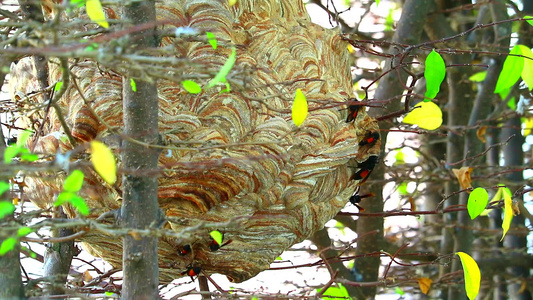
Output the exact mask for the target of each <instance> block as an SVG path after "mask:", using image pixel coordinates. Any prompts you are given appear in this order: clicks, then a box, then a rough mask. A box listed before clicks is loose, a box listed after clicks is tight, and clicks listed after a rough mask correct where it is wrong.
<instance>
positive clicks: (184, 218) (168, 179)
mask: <svg viewBox="0 0 533 300" xmlns="http://www.w3.org/2000/svg"><path fill="white" fill-rule="evenodd" d="M156 6H157V19H158V20H159V21H161V22H162V23H163V24H164V25H162V26H159V27H158V29H161V30H162V31H164V30H167V31H168V30H171V31H173V30H175V29H176V28H178V27H187V26H188V27H190V28H193V29H194V30H196V31H197V32H200V33H203V32H206V31H209V32H212V33H214V34H215V36H216V37H217V39H218V41H219V45H218V47H217V49H213V47H212V46H211V45H209V43H207V42H206V39H205V38H204V36H205V35H200V34H199V35H197V36H178V37H176V36H168V35H167V36H165V37H163V38H162V40H161V45H160V48H158V49H156V50H161V52H157V53H158V55H161V57H162V58H161V61H162V63H161V64H158V62H157V61H153V60H152V61H151V62H140V61H138V62H134V63H130V62H128V61H125V60H113V59H111V60H109V61H106V60H105V59H104V60H99V61H98V63H97V62H95V61H94V60H92V59H89V58H81V59H78V60H70V61H69V63H70V64H71V67H70V69H71V75H72V78H75V80H77V85H78V86H79V89H80V90H81V91H82V93H83V95H84V97H85V98H86V101H87V102H85V101H84V100H83V98H82V97H81V95H80V93H79V91H78V89H77V88H75V87H74V85H73V84H70V85H69V87H68V89H67V91H66V92H65V94H64V95H63V96H62V98H61V99H60V101H59V105H60V107H61V109H62V114H63V116H64V117H65V119H66V122H67V124H68V125H69V128H70V129H71V131H72V132H71V134H72V136H73V137H74V138H75V139H76V140H77V141H78V142H79V143H84V142H87V141H90V140H92V139H99V140H102V141H104V142H105V143H106V144H108V145H110V147H112V148H113V149H115V150H118V148H119V146H118V143H115V144H113V142H112V140H113V139H112V137H113V134H112V133H111V132H110V130H109V128H107V127H106V125H104V124H103V123H101V122H100V121H99V118H101V119H103V120H104V121H105V122H106V123H107V124H109V125H110V126H112V127H115V128H118V129H120V127H121V126H122V80H123V77H122V75H120V74H127V67H132V66H133V67H138V66H139V65H141V66H142V69H143V71H144V75H146V76H148V77H151V78H154V79H156V80H157V87H158V95H159V107H160V108H159V132H160V135H161V138H162V141H163V142H165V143H166V144H167V145H174V146H176V148H175V149H173V150H169V151H163V152H162V153H161V156H160V160H159V162H160V172H159V174H158V176H159V204H160V207H161V210H162V211H163V212H164V214H165V216H166V220H167V221H168V222H166V223H165V224H164V225H163V228H166V229H171V230H173V231H174V232H176V233H180V232H182V233H183V238H175V237H168V236H163V237H161V238H160V240H159V256H160V261H159V264H160V276H161V278H160V280H161V282H168V281H171V280H172V279H174V278H176V277H177V276H179V274H180V272H181V271H183V270H185V269H186V268H187V266H189V265H190V264H191V263H193V264H194V265H195V266H198V267H201V268H202V270H203V272H205V273H207V274H210V273H221V274H225V275H227V276H228V277H229V279H230V280H232V281H235V282H241V281H244V280H247V279H249V278H251V277H253V276H255V275H256V274H257V273H259V272H261V271H262V270H265V269H268V268H269V265H270V263H271V262H272V261H273V260H274V259H275V258H276V257H277V256H279V255H280V254H281V253H282V252H283V251H284V250H286V249H287V248H289V247H291V246H292V245H294V244H295V243H298V242H300V241H302V240H304V239H305V238H307V237H309V236H310V235H311V234H313V233H314V232H315V231H317V230H319V229H321V228H323V226H324V224H325V223H326V222H327V221H328V220H330V219H331V218H333V217H334V216H335V215H336V214H337V213H338V212H339V211H340V210H341V209H342V208H343V207H344V206H345V204H346V202H347V201H348V199H349V198H350V195H352V193H353V192H354V190H355V188H356V186H357V184H358V182H359V181H360V180H358V178H357V177H355V178H354V174H356V172H357V171H358V169H357V168H353V167H349V165H352V166H357V165H358V164H359V163H363V162H365V161H367V159H368V158H369V157H370V156H375V155H378V154H379V144H380V143H379V141H378V142H377V143H371V144H364V143H362V144H361V145H360V141H361V140H362V139H363V138H364V137H365V136H366V135H367V134H368V132H376V131H377V124H376V122H375V120H374V119H372V118H370V117H369V116H368V115H367V114H366V112H365V111H364V109H362V110H361V112H360V113H358V114H357V115H356V116H355V118H354V120H353V122H346V118H347V113H348V110H347V109H346V105H344V104H343V103H344V102H346V101H347V100H348V99H349V98H350V97H353V92H352V84H351V80H350V79H351V75H350V70H349V65H348V55H349V54H348V51H347V50H346V47H347V44H346V43H345V42H344V41H342V40H341V37H340V35H339V33H338V32H337V31H335V30H328V29H324V28H322V27H320V26H318V25H315V24H313V23H311V21H310V18H309V16H308V15H307V12H306V9H305V6H304V4H303V3H302V1H300V0H299V1H295V0H290V1H279V0H270V1H267V0H240V1H237V3H236V4H235V5H234V6H232V7H229V6H228V5H227V3H226V1H218V0H174V1H168V0H167V1H158V2H157V4H156ZM105 12H106V15H107V17H108V18H109V19H120V14H121V13H120V11H119V9H118V8H117V9H115V8H113V7H106V8H105ZM83 15H84V14H81V13H80V15H79V16H76V18H86V17H84V16H83ZM70 17H72V16H70ZM65 18H67V17H66V16H65ZM84 26H85V27H83V28H81V29H79V30H87V29H88V28H89V27H90V26H95V25H94V24H92V25H84ZM93 28H94V27H93ZM69 30H73V29H72V28H70V29H69ZM101 46H102V47H106V45H101ZM112 46H113V42H110V43H108V45H107V47H112ZM114 47H115V48H114V49H115V50H116V49H117V47H118V46H116V45H115V46H114ZM232 48H235V49H236V62H235V65H234V67H233V69H232V71H231V72H230V74H229V75H228V76H227V80H228V82H229V83H230V84H231V91H230V92H226V93H220V90H221V89H222V88H223V87H219V86H215V87H213V88H211V89H208V90H205V89H204V90H202V92H201V93H199V94H190V93H188V92H187V91H186V90H185V89H184V88H183V86H182V84H181V81H182V80H184V79H194V80H195V81H197V82H199V83H200V85H203V86H205V84H206V83H207V82H208V81H209V79H210V78H212V77H213V76H214V74H216V72H217V71H218V70H219V69H220V68H221V67H222V65H224V63H225V62H226V60H227V59H228V57H229V55H230V53H231V52H232ZM124 51H126V52H127V51H129V50H124ZM154 51H155V50H154ZM161 53H163V54H164V55H163V54H161ZM169 53H170V54H169ZM126 54H128V53H126ZM126 54H124V53H122V54H118V55H119V56H120V55H126ZM165 55H166V56H165ZM117 61H118V62H117ZM136 63H137V64H136ZM48 64H49V69H50V76H49V77H50V78H49V82H51V83H54V82H57V81H58V80H60V78H61V70H60V68H59V67H58V66H57V61H55V62H54V61H53V60H50V61H49V63H48ZM13 68H14V70H13V72H12V74H13V79H12V81H11V82H12V87H11V93H12V96H13V99H15V101H21V97H20V95H21V94H22V95H23V94H26V95H27V94H30V93H32V92H35V91H37V90H39V87H38V84H37V83H36V76H35V75H34V73H35V70H34V67H33V66H32V65H31V61H30V60H29V58H27V59H23V60H20V61H19V62H18V63H17V64H16V65H14V66H13ZM123 70H126V71H123ZM125 78H127V77H125ZM127 80H129V79H127ZM298 88H299V89H301V90H302V91H303V93H304V94H305V95H306V97H307V101H308V104H309V114H308V117H307V119H306V120H305V122H304V123H303V124H302V125H301V126H300V127H296V126H295V125H294V123H293V122H292V119H291V106H292V102H293V98H294V95H295V92H296V90H297V89H298ZM17 95H18V96H17ZM26 99H27V98H26ZM32 99H33V100H32V101H36V102H37V101H39V97H38V96H37V97H34V98H32ZM86 103H88V104H89V105H90V107H91V109H89V107H88V106H87V104H86ZM93 112H95V113H96V114H97V115H98V118H97V117H95V116H94V115H93ZM43 117H44V112H37V113H36V114H34V115H32V116H25V117H24V119H25V121H26V122H27V127H31V126H32V125H33V126H34V127H35V121H36V120H42V119H43ZM46 124H47V125H46V126H45V127H44V130H45V132H44V134H43V136H41V137H40V139H39V141H38V144H37V145H36V152H41V153H48V154H52V155H53V154H55V153H57V152H58V151H60V152H62V153H65V152H67V151H70V150H72V149H73V146H72V145H71V144H70V143H69V142H68V140H67V139H65V138H64V133H63V132H62V127H61V126H60V123H59V121H58V118H57V115H55V114H53V113H50V115H49V117H48V123H46ZM184 142H191V143H190V144H185V143H184ZM80 158H81V159H84V158H83V155H82V156H80ZM82 165H83V164H82ZM119 167H120V163H119ZM82 169H83V171H84V173H85V174H86V179H85V183H84V187H83V188H82V190H81V192H80V193H81V195H82V196H83V197H84V198H85V199H86V201H87V203H88V205H89V206H90V208H91V209H92V210H91V214H90V216H89V218H93V219H95V218H97V217H98V216H99V215H101V214H102V213H105V212H107V211H111V210H115V209H118V208H120V205H121V203H120V202H121V182H120V180H119V181H118V182H117V183H116V184H115V185H114V186H109V185H107V184H106V183H105V182H104V181H103V180H102V179H101V178H100V177H99V176H98V175H97V174H96V173H95V172H94V171H93V170H92V169H91V168H90V167H89V166H88V165H86V166H85V167H83V168H82ZM62 181H63V178H62V177H61V176H59V177H58V176H57V174H48V175H42V176H39V177H35V178H33V180H32V181H31V182H30V183H29V186H30V192H29V193H28V195H29V196H30V197H31V198H32V199H31V200H32V201H34V202H35V203H37V204H38V205H39V206H40V207H47V206H50V204H51V203H53V195H54V194H57V193H58V191H60V189H61V185H62ZM65 209H66V211H67V214H68V215H69V216H71V217H75V216H76V213H75V211H74V210H73V209H72V208H69V207H65ZM233 221H234V222H233ZM198 224H215V225H216V224H226V225H225V227H223V225H220V226H221V227H217V228H216V229H218V230H219V231H221V232H223V233H224V234H225V236H224V238H225V240H230V239H231V240H232V243H230V244H228V245H226V246H224V247H222V248H220V249H218V251H210V250H211V249H210V247H209V231H210V230H212V229H215V228H214V227H211V229H209V228H205V227H203V228H201V229H200V230H196V231H194V234H190V233H191V232H193V231H191V230H187V228H189V229H190V228H191V226H193V227H194V226H197V225H198ZM184 230H185V231H184ZM81 241H82V242H83V246H84V247H85V248H86V249H87V250H88V251H89V252H90V253H91V254H93V255H95V256H98V257H101V258H103V259H105V260H106V261H108V262H109V263H111V264H112V265H114V266H120V265H121V263H122V261H121V260H122V258H121V254H122V245H121V239H120V238H117V237H110V236H106V235H105V234H103V233H102V232H99V231H94V230H93V231H89V232H88V233H87V234H86V235H85V236H84V237H83V238H82V239H81ZM184 246H187V248H189V247H190V248H191V251H184V250H183V247H184ZM179 253H182V254H184V255H179Z"/></svg>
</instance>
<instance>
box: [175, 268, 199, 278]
mask: <svg viewBox="0 0 533 300" xmlns="http://www.w3.org/2000/svg"><path fill="white" fill-rule="evenodd" d="M200 272H202V268H200V267H193V266H188V267H187V270H185V272H181V273H180V275H181V276H184V275H189V276H190V277H191V280H193V281H194V276H198V275H199V274H200Z"/></svg>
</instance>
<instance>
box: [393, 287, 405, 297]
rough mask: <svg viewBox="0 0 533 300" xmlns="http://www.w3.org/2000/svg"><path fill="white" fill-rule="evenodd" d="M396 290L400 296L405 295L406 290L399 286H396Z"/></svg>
mask: <svg viewBox="0 0 533 300" xmlns="http://www.w3.org/2000/svg"><path fill="white" fill-rule="evenodd" d="M394 292H395V293H396V294H398V295H400V296H403V295H405V292H404V291H403V290H402V289H401V288H400V287H399V286H397V287H395V288H394Z"/></svg>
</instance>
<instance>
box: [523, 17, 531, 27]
mask: <svg viewBox="0 0 533 300" xmlns="http://www.w3.org/2000/svg"><path fill="white" fill-rule="evenodd" d="M524 18H528V19H529V20H526V22H528V23H529V25H531V26H533V16H525V17H524Z"/></svg>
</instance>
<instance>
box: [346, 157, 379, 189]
mask: <svg viewBox="0 0 533 300" xmlns="http://www.w3.org/2000/svg"><path fill="white" fill-rule="evenodd" d="M378 161H379V157H378V156H377V155H371V156H370V157H369V158H368V159H367V160H365V161H364V162H362V163H359V164H358V165H357V167H358V168H360V170H359V171H357V172H356V173H355V174H354V175H353V176H352V179H353V180H361V182H360V184H361V183H363V182H365V181H366V180H367V179H368V176H370V173H372V170H373V169H374V167H375V166H376V165H377V163H378Z"/></svg>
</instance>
